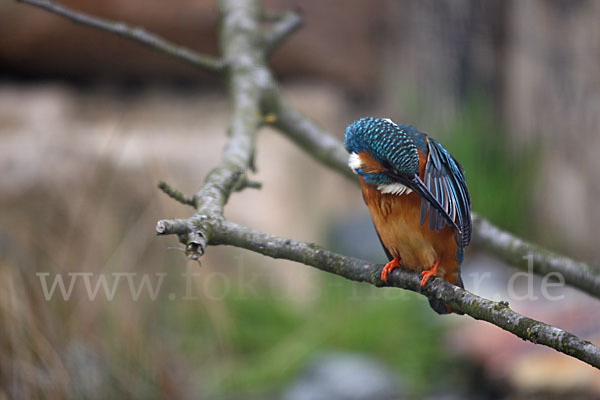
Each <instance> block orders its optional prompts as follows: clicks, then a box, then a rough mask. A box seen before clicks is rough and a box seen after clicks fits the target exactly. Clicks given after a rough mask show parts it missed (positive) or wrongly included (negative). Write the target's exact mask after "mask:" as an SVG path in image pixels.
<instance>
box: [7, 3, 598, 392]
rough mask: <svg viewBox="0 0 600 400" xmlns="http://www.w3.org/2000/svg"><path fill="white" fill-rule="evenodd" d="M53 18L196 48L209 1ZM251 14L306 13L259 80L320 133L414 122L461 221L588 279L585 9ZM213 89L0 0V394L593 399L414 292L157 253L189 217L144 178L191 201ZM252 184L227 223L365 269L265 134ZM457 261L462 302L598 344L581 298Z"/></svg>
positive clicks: (360, 238)
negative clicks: (438, 163)
mask: <svg viewBox="0 0 600 400" xmlns="http://www.w3.org/2000/svg"><path fill="white" fill-rule="evenodd" d="M64 4H66V5H69V6H72V7H75V8H77V9H80V10H83V11H86V12H89V13H92V14H95V15H98V16H101V17H106V18H111V19H117V20H123V21H126V22H129V23H131V24H133V25H141V26H144V27H146V28H147V29H148V30H150V31H154V32H156V33H159V34H161V35H164V36H165V37H167V38H168V39H170V40H173V41H175V42H179V43H182V44H185V45H187V46H189V47H192V48H194V49H197V50H199V51H202V52H205V53H209V54H217V43H218V39H217V37H216V33H215V32H216V27H217V23H218V16H217V11H216V5H215V3H214V2H213V1H209V0H195V1H192V0H173V1H169V2H165V1H159V0H127V1H122V0H121V1H117V0H104V1H101V2H99V1H92V0H69V1H65V2H64ZM264 5H265V7H266V8H267V9H269V10H275V11H277V10H287V9H289V8H291V7H298V6H299V7H301V9H302V10H303V11H304V14H305V26H304V28H303V29H302V30H301V31H300V32H299V33H297V34H296V35H295V36H293V38H292V39H291V40H289V42H287V43H286V44H285V45H284V47H283V48H282V49H281V50H280V51H279V52H278V53H277V54H276V56H275V57H274V60H273V64H272V65H273V67H274V71H275V74H276V75H277V76H278V77H279V78H280V80H281V89H282V91H283V92H284V93H285V94H286V95H287V96H288V97H289V98H290V99H291V101H292V103H293V104H295V105H296V106H297V107H298V108H299V109H301V110H303V111H304V112H305V113H306V114H308V115H309V116H311V118H313V119H314V120H316V121H317V122H318V123H319V124H321V126H323V127H325V128H326V129H327V130H329V131H331V132H333V133H335V135H336V136H337V137H338V138H339V139H340V140H342V138H343V132H344V129H345V126H346V125H348V124H349V123H350V122H352V121H353V120H355V119H357V118H359V117H362V116H366V115H375V116H381V117H390V118H392V119H394V120H396V121H401V122H407V123H412V124H414V125H416V126H417V127H419V128H420V129H421V130H423V131H425V132H428V133H430V134H431V135H432V136H434V137H436V138H437V139H439V140H440V141H441V142H442V143H443V144H444V145H445V146H446V147H447V148H448V149H449V150H450V151H451V152H452V153H453V154H454V155H455V156H456V158H457V159H458V160H459V161H461V163H462V164H463V166H464V167H465V170H466V176H467V181H468V185H469V189H470V191H471V194H472V198H473V209H474V210H475V211H477V212H478V213H480V214H481V215H483V216H485V217H487V218H489V219H490V220H492V221H493V222H494V223H496V224H498V225H499V226H501V227H502V228H505V229H508V230H510V231H512V232H515V233H516V234H518V235H521V236H523V237H525V238H527V239H529V240H532V241H534V242H537V243H540V244H542V245H545V246H548V247H550V248H552V249H555V250H557V251H560V252H563V253H566V254H567V255H570V256H572V257H574V258H576V259H580V260H585V261H588V262H590V263H592V264H596V265H597V264H598V263H599V259H600V247H599V246H598V235H597V232H596V229H597V227H598V226H599V225H600V211H599V210H598V207H596V205H597V204H598V202H599V201H600V185H598V182H599V180H600V158H598V157H597V154H598V151H599V150H600V135H599V134H598V131H599V127H600V113H599V112H598V109H599V106H600V70H599V69H598V68H597V65H598V60H600V29H599V26H600V25H599V24H598V21H600V2H595V1H586V0H576V1H575V0H571V1H566V0H527V1H517V0H488V1H485V2H482V1H477V0H437V1H434V0H402V1H393V0H373V1H369V2H366V1H360V0H344V1H329V2H323V1H317V0H309V1H302V2H299V1H292V0H268V1H264ZM224 89H225V88H224V86H223V85H222V82H220V81H219V80H217V79H215V78H214V77H212V76H209V75H207V74H204V73H201V72H198V71H197V70H195V69H193V68H192V67H189V66H187V65H184V64H182V63H180V62H178V61H174V60H172V59H171V58H168V57H166V56H163V55H161V54H158V53H155V52H153V51H151V50H148V49H146V48H144V47H142V46H140V45H137V44H134V43H130V42H127V41H123V40H121V39H119V38H116V37H114V36H112V35H110V34H107V33H104V32H99V31H96V30H94V29H90V28H87V27H82V26H78V25H74V24H72V23H70V22H67V21H65V20H63V19H61V18H59V17H57V16H54V15H50V14H48V13H46V12H43V11H41V10H38V9H35V8H32V7H30V6H26V5H22V4H17V3H15V2H12V1H3V2H1V3H0V166H1V170H2V175H1V177H0V208H1V209H2V212H1V213H0V249H1V251H0V399H13V398H15V399H38V398H43V399H64V398H68V399H105V398H136V399H162V398H169V399H171V398H181V399H193V398H194V399H196V398H206V399H259V398H261V399H262V398H272V399H279V398H281V399H288V400H310V399H334V400H335V399H391V398H409V399H417V398H418V399H420V398H425V399H464V398H467V399H487V398H489V399H546V398H556V399H559V398H571V399H593V398H599V397H600V374H599V373H598V371H597V370H595V369H593V368H592V367H589V366H587V365H586V364H583V363H581V362H579V361H577V360H574V359H571V358H569V357H566V356H564V355H561V354H559V353H557V352H555V351H554V350H551V349H547V348H541V347H539V346H535V345H533V344H530V343H526V342H524V341H522V340H520V339H518V338H516V337H513V336H512V335H510V334H507V333H505V332H503V331H501V330H500V329H498V328H496V327H494V326H492V325H489V324H486V323H484V322H479V321H474V320H472V319H470V318H468V317H458V316H454V315H453V316H447V317H439V316H438V315H436V314H434V312H433V311H431V310H430V309H429V306H428V305H427V302H426V300H425V299H424V298H422V297H421V296H419V295H415V294H412V293H405V292H403V291H400V290H390V289H376V288H372V287H369V286H367V285H363V284H358V283H354V282H349V281H346V280H343V279H342V278H339V277H336V276H330V275H327V274H325V273H322V272H319V271H317V270H314V269H312V268H310V267H306V266H303V265H300V264H295V263H291V262H286V261H275V260H271V259H267V258H265V257H262V256H259V255H256V254H251V253H249V252H246V251H243V250H240V249H235V248H229V247H211V248H209V250H208V251H207V254H206V255H205V256H204V257H203V258H202V260H201V265H199V264H198V263H195V262H188V261H187V260H186V258H185V256H184V254H183V253H182V252H181V251H178V250H177V249H174V248H176V247H179V243H178V242H177V240H176V238H175V237H168V238H164V237H156V236H155V234H154V226H155V223H156V221H157V220H159V219H162V218H170V217H187V216H189V215H191V212H192V210H191V209H190V208H188V207H185V206H183V205H180V204H178V203H176V202H175V201H173V200H171V199H169V198H167V197H166V196H165V195H164V194H163V193H161V192H160V191H159V190H158V189H157V188H156V184H157V182H158V181H160V180H165V181H167V182H169V183H170V184H172V185H173V186H175V187H177V188H179V189H181V190H182V191H184V192H187V193H193V192H194V191H195V190H197V189H198V188H199V187H200V185H201V183H202V180H203V177H204V176H205V175H206V173H207V172H208V171H209V170H210V169H211V168H212V167H213V166H214V165H216V163H217V162H218V160H219V157H220V151H221V149H222V148H223V145H224V143H225V135H224V133H225V131H226V127H227V123H228V117H229V109H230V106H229V103H228V99H227V97H226V91H225V90H224ZM257 167H258V171H257V173H256V174H255V175H253V176H252V178H253V179H256V180H258V181H260V182H262V183H263V188H262V190H252V189H249V190H246V191H244V192H242V193H239V194H235V195H233V196H232V198H231V201H230V204H229V205H228V206H227V208H226V215H227V217H228V218H230V219H231V220H233V221H236V222H239V223H242V224H246V225H248V226H251V227H253V228H256V229H259V230H263V231H266V232H269V233H272V234H275V235H281V236H288V237H293V238H296V239H299V240H304V241H310V242H318V243H321V244H323V245H324V246H326V247H329V248H331V249H334V250H336V251H339V252H343V253H345V254H349V255H354V256H359V257H362V258H365V259H369V260H373V261H378V262H383V261H384V258H385V257H384V254H383V251H382V250H381V248H380V247H379V243H378V241H377V238H376V236H375V233H374V231H373V229H372V227H371V222H370V218H369V215H368V211H367V209H366V207H365V206H364V205H363V204H362V198H361V194H360V191H359V189H358V187H357V186H356V185H354V184H353V183H352V182H349V181H348V180H346V179H345V178H343V177H341V176H339V175H337V174H335V173H333V172H331V171H329V170H327V169H326V168H324V167H323V166H321V165H319V164H317V163H316V162H315V161H313V160H312V159H311V158H310V157H309V156H308V155H306V154H304V153H303V152H302V151H301V150H299V149H297V148H295V147H294V146H293V145H292V144H291V143H290V142H288V141H287V140H286V139H285V138H283V137H282V136H280V135H279V134H277V133H275V132H272V131H270V130H268V129H265V130H264V131H262V132H261V134H260V136H259V140H258V153H257ZM465 259H466V261H465V264H464V268H463V277H464V281H465V285H466V287H467V289H469V290H471V291H473V292H475V293H477V294H480V295H482V296H484V297H487V298H492V299H496V300H500V299H503V300H504V299H506V300H509V301H510V304H511V307H512V308H513V309H515V310H516V311H518V312H521V313H524V314H526V315H528V316H531V317H533V318H537V319H541V320H543V321H545V322H547V323H550V324H553V325H557V326H559V327H561V328H564V329H567V330H569V331H571V332H573V333H575V334H577V335H580V336H582V337H583V338H585V339H588V340H591V341H593V342H595V343H596V344H600V309H599V307H598V300H594V299H593V298H591V297H589V296H586V295H584V294H582V293H579V292H577V291H575V290H571V289H569V288H565V287H552V288H550V289H548V290H547V292H543V291H542V278H539V277H536V278H533V279H531V280H529V278H526V277H520V278H519V279H516V280H513V283H516V286H515V287H516V289H515V291H516V293H518V295H519V296H518V297H517V298H515V296H513V297H512V298H510V297H509V294H508V291H507V288H508V283H509V282H510V279H511V276H513V274H514V273H515V272H516V270H515V269H513V268H511V267H510V266H506V265H503V264H501V263H499V262H498V261H497V260H495V259H494V258H492V257H490V256H488V255H486V254H485V253H483V252H481V251H479V250H478V249H476V248H469V250H468V252H467V254H466V257H465ZM119 276H120V278H118V277H119ZM57 279H58V280H60V279H62V280H63V281H62V283H63V286H62V287H61V285H60V282H58V281H57ZM102 279H104V280H105V283H106V284H107V286H106V287H104V286H102V285H103V283H102ZM144 280H145V281H144ZM144 282H145V283H144ZM44 285H45V286H44ZM152 288H153V289H154V292H153V291H152V290H150V289H152ZM94 289H95V291H94ZM105 289H114V291H111V290H107V291H105ZM133 289H135V290H133ZM90 290H91V292H90ZM94 293H95V295H91V294H94ZM548 293H550V295H551V296H548ZM136 294H137V296H136Z"/></svg>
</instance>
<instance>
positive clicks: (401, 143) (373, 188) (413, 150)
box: [345, 117, 472, 314]
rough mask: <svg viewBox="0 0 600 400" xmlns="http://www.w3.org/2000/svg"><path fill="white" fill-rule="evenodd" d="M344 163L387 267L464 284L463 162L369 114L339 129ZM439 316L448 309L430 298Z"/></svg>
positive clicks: (467, 212)
mask: <svg viewBox="0 0 600 400" xmlns="http://www.w3.org/2000/svg"><path fill="white" fill-rule="evenodd" d="M345 146H346V150H347V151H348V153H350V158H349V161H348V166H349V167H350V168H351V169H352V170H353V171H354V172H355V173H356V174H357V175H358V178H359V181H360V185H361V188H362V194H363V199H364V201H365V203H366V205H367V207H368V208H369V211H370V213H371V218H372V219H373V223H374V225H375V230H376V231H377V235H378V236H379V240H380V242H381V244H382V246H383V249H384V251H385V253H386V255H387V257H388V260H389V262H388V263H387V264H386V265H385V267H384V268H383V270H382V272H381V280H382V281H384V282H387V279H388V276H389V274H390V272H391V271H392V270H393V269H394V268H399V267H405V268H409V269H413V270H417V271H419V272H420V276H421V277H422V279H421V286H425V285H426V284H427V282H428V280H429V279H430V278H431V277H433V276H437V277H440V278H442V279H444V280H446V281H448V282H450V283H452V284H454V285H457V286H460V287H462V288H464V284H463V282H462V279H461V276H460V265H461V263H462V260H463V253H464V249H465V247H466V246H467V245H468V244H469V242H470V241H471V230H472V229H471V198H470V195H469V191H468V190H467V183H466V180H465V175H464V170H463V167H462V166H461V165H460V163H459V162H458V161H456V159H455V158H454V157H453V156H452V155H451V154H450V153H449V152H448V150H446V149H445V148H444V146H442V145H441V144H440V143H439V142H438V141H436V140H434V139H433V138H431V137H429V136H428V135H427V134H425V133H423V132H420V131H418V130H417V129H416V128H415V127H414V126H411V125H407V124H397V123H395V122H393V121H391V120H389V119H381V118H374V117H366V118H361V119H359V120H357V121H354V122H353V123H352V124H350V125H349V126H348V128H347V129H346V135H345ZM429 304H430V305H431V307H432V308H433V310H434V311H436V312H437V313H438V314H448V313H451V312H453V310H452V308H451V307H450V306H448V305H446V304H444V303H443V302H441V301H439V300H436V299H430V300H429Z"/></svg>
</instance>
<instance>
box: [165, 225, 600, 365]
mask: <svg viewBox="0 0 600 400" xmlns="http://www.w3.org/2000/svg"><path fill="white" fill-rule="evenodd" d="M159 223H162V224H169V223H170V222H168V221H161V222H159ZM167 233H168V232H167ZM208 244H210V245H230V246H235V247H241V248H244V249H247V250H250V251H253V252H256V253H260V254H263V255H266V256H269V257H273V258H278V259H286V260H292V261H296V262H299V263H302V264H306V265H310V266H313V267H315V268H317V269H320V270H322V271H326V272H329V273H332V274H335V275H339V276H342V277H344V278H346V279H349V280H352V281H357V282H367V283H370V284H372V285H375V286H393V287H397V288H402V289H407V290H410V291H413V292H416V293H422V294H424V295H425V296H427V297H430V298H435V299H437V300H441V301H443V302H444V303H446V304H449V305H451V306H452V308H454V309H455V310H458V311H462V312H464V313H465V314H467V315H470V316H471V317H473V318H474V319H479V320H483V321H487V322H489V323H492V324H494V325H496V326H498V327H500V328H502V329H504V330H506V331H508V332H511V333H513V334H515V335H516V336H518V337H520V338H522V339H524V340H527V341H530V342H532V343H536V344H542V345H545V346H548V347H551V348H553V349H555V350H557V351H559V352H561V353H564V354H567V355H569V356H572V357H575V358H578V359H580V360H581V361H584V362H586V363H588V364H590V365H592V366H594V367H596V368H598V369H600V348H599V347H597V346H595V345H594V344H592V343H590V342H589V341H586V340H582V339H580V338H578V337H577V336H575V335H573V334H572V333H569V332H567V331H564V330H562V329H559V328H556V327H553V326H550V325H548V324H545V323H543V322H540V321H536V320H534V319H531V318H528V317H525V316H523V315H521V314H519V313H516V312H514V311H512V310H511V309H510V308H509V306H508V303H506V302H494V301H491V300H487V299H484V298H482V297H479V296H477V295H474V294H473V293H470V292H468V291H466V290H464V289H461V288H459V287H458V286H454V285H451V284H450V283H448V282H446V281H444V280H442V279H439V278H434V279H432V280H430V281H429V282H428V283H427V285H426V286H425V287H421V285H420V282H421V278H420V277H419V274H418V273H417V272H416V271H412V270H408V269H395V270H393V272H392V273H391V275H390V276H389V278H388V282H387V283H384V282H383V281H381V279H380V276H381V270H382V268H383V265H377V264H370V263H369V262H367V261H363V260H359V259H356V258H351V257H346V256H343V255H340V254H336V253H334V252H331V251H328V250H326V249H324V248H322V247H320V246H318V245H316V244H314V243H304V242H299V241H297V240H293V239H287V238H282V237H276V236H272V235H269V234H266V233H263V232H258V231H255V230H253V229H250V228H246V227H243V226H241V225H238V224H235V223H232V222H229V221H226V220H224V219H220V220H219V221H216V222H215V226H213V230H212V235H211V239H210V241H209V243H208Z"/></svg>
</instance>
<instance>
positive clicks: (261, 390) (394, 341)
mask: <svg viewBox="0 0 600 400" xmlns="http://www.w3.org/2000/svg"><path fill="white" fill-rule="evenodd" d="M247 267H248V268H252V266H250V265H249V266H247ZM225 303H226V306H227V310H228V313H229V317H230V319H231V321H233V327H232V329H231V330H230V331H229V334H230V337H229V338H227V340H228V341H230V342H231V343H232V346H233V347H232V348H231V349H229V350H230V351H231V353H230V354H229V355H225V356H223V357H219V358H218V359H215V360H214V365H212V366H211V371H210V372H208V374H209V375H208V376H207V378H208V379H206V381H207V382H212V383H214V385H213V387H211V388H210V391H212V392H213V394H221V395H222V394H224V393H225V394H228V395H250V394H251V395H261V394H268V393H273V392H277V391H278V390H280V389H282V388H283V387H284V385H285V384H286V383H289V382H290V381H291V380H292V379H293V378H294V377H296V376H297V375H298V374H299V373H300V372H301V370H302V367H304V366H305V365H306V363H307V362H309V361H310V360H311V358H312V357H313V356H316V355H317V354H319V353H321V352H323V351H344V352H353V353H354V352H356V353H362V354H367V355H369V356H370V357H374V358H375V359H378V360H381V361H383V362H384V364H385V365H387V366H388V367H389V368H390V369H391V372H392V373H393V374H394V375H397V376H398V377H399V380H400V381H403V382H405V383H407V384H408V388H409V389H410V390H411V391H414V392H415V393H424V392H426V391H427V388H428V386H429V378H430V376H431V374H435V375H438V374H442V373H443V368H444V365H445V363H446V361H447V360H448V356H447V354H446V351H445V350H444V348H443V341H442V335H443V331H444V330H443V329H444V328H443V322H442V321H441V320H440V319H439V318H436V316H435V314H434V313H433V311H432V310H431V309H430V308H429V305H428V304H427V301H426V300H425V299H424V298H423V297H422V296H419V295H418V294H414V293H409V292H404V291H398V290H395V289H377V288H374V287H371V286H370V285H367V284H359V283H356V282H350V281H347V280H344V279H342V278H340V277H336V276H330V275H328V274H325V273H323V276H322V285H321V289H320V291H319V293H318V294H317V295H315V298H313V299H310V301H309V303H308V304H303V305H301V306H299V305H298V304H297V302H296V301H294V299H293V298H289V297H288V298H285V299H282V298H281V296H278V295H277V294H276V293H275V292H274V291H272V290H269V289H268V288H264V292H263V291H262V289H261V297H260V298H257V297H248V296H238V295H236V293H231V294H230V295H228V296H227V298H226V300H225ZM193 314H195V315H194V316H193V318H192V319H190V317H191V316H190V315H189V314H187V313H184V314H182V317H184V315H185V319H186V321H185V322H183V325H184V326H186V327H187V330H186V333H185V336H186V337H187V338H189V339H190V342H189V344H192V343H197V342H198V341H199V340H200V341H202V342H203V345H202V346H193V345H191V346H190V347H189V348H188V350H189V353H188V356H190V357H191V358H192V359H204V360H206V358H205V354H201V353H202V352H203V351H205V349H206V347H207V346H211V343H210V338H207V337H203V335H202V332H203V331H206V326H207V325H210V321H209V320H207V319H206V314H205V313H202V312H197V313H193ZM180 322H182V321H180ZM199 336H200V338H204V339H208V340H209V342H206V340H203V339H199ZM215 340H217V339H216V338H215V337H213V340H212V341H213V343H212V345H214V346H218V344H217V343H214V341H215ZM219 340H223V338H220V339H219ZM186 341H187V340H186ZM197 352H199V353H197ZM195 353H196V354H195Z"/></svg>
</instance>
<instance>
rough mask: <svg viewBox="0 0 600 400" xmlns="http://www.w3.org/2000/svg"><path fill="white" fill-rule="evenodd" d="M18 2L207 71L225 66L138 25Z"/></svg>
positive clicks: (44, 3)
mask: <svg viewBox="0 0 600 400" xmlns="http://www.w3.org/2000/svg"><path fill="white" fill-rule="evenodd" d="M16 1H17V2H19V3H26V4H29V5H32V6H36V7H39V8H42V9H44V10H46V11H50V12H51V13H54V14H57V15H60V16H62V17H65V18H67V19H69V20H71V21H73V22H75V23H78V24H81V25H87V26H90V27H93V28H97V29H100V30H103V31H107V32H110V33H114V34H115V35H119V36H121V37H122V38H125V39H129V40H133V41H136V42H139V43H142V44H144V45H146V46H148V47H151V48H153V49H156V50H158V51H160V52H161V53H164V54H168V55H170V56H172V57H175V58H178V59H180V60H183V61H185V62H187V63H188V64H191V65H193V66H195V67H198V68H200V69H203V70H205V71H209V72H221V71H223V69H224V68H225V63H224V62H223V61H222V60H218V59H216V58H213V57H211V56H207V55H204V54H200V53H197V52H195V51H194V50H191V49H189V48H187V47H183V46H179V45H176V44H174V43H171V42H169V41H168V40H166V39H164V38H162V37H160V36H158V35H155V34H153V33H150V32H147V31H146V30H144V29H143V28H140V27H132V26H129V25H126V24H124V23H122V22H115V21H109V20H107V19H103V18H98V17H94V16H92V15H89V14H85V13H82V12H79V11H74V10H71V9H69V8H67V7H65V6H63V5H60V4H57V3H53V2H51V1H49V0H16Z"/></svg>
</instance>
